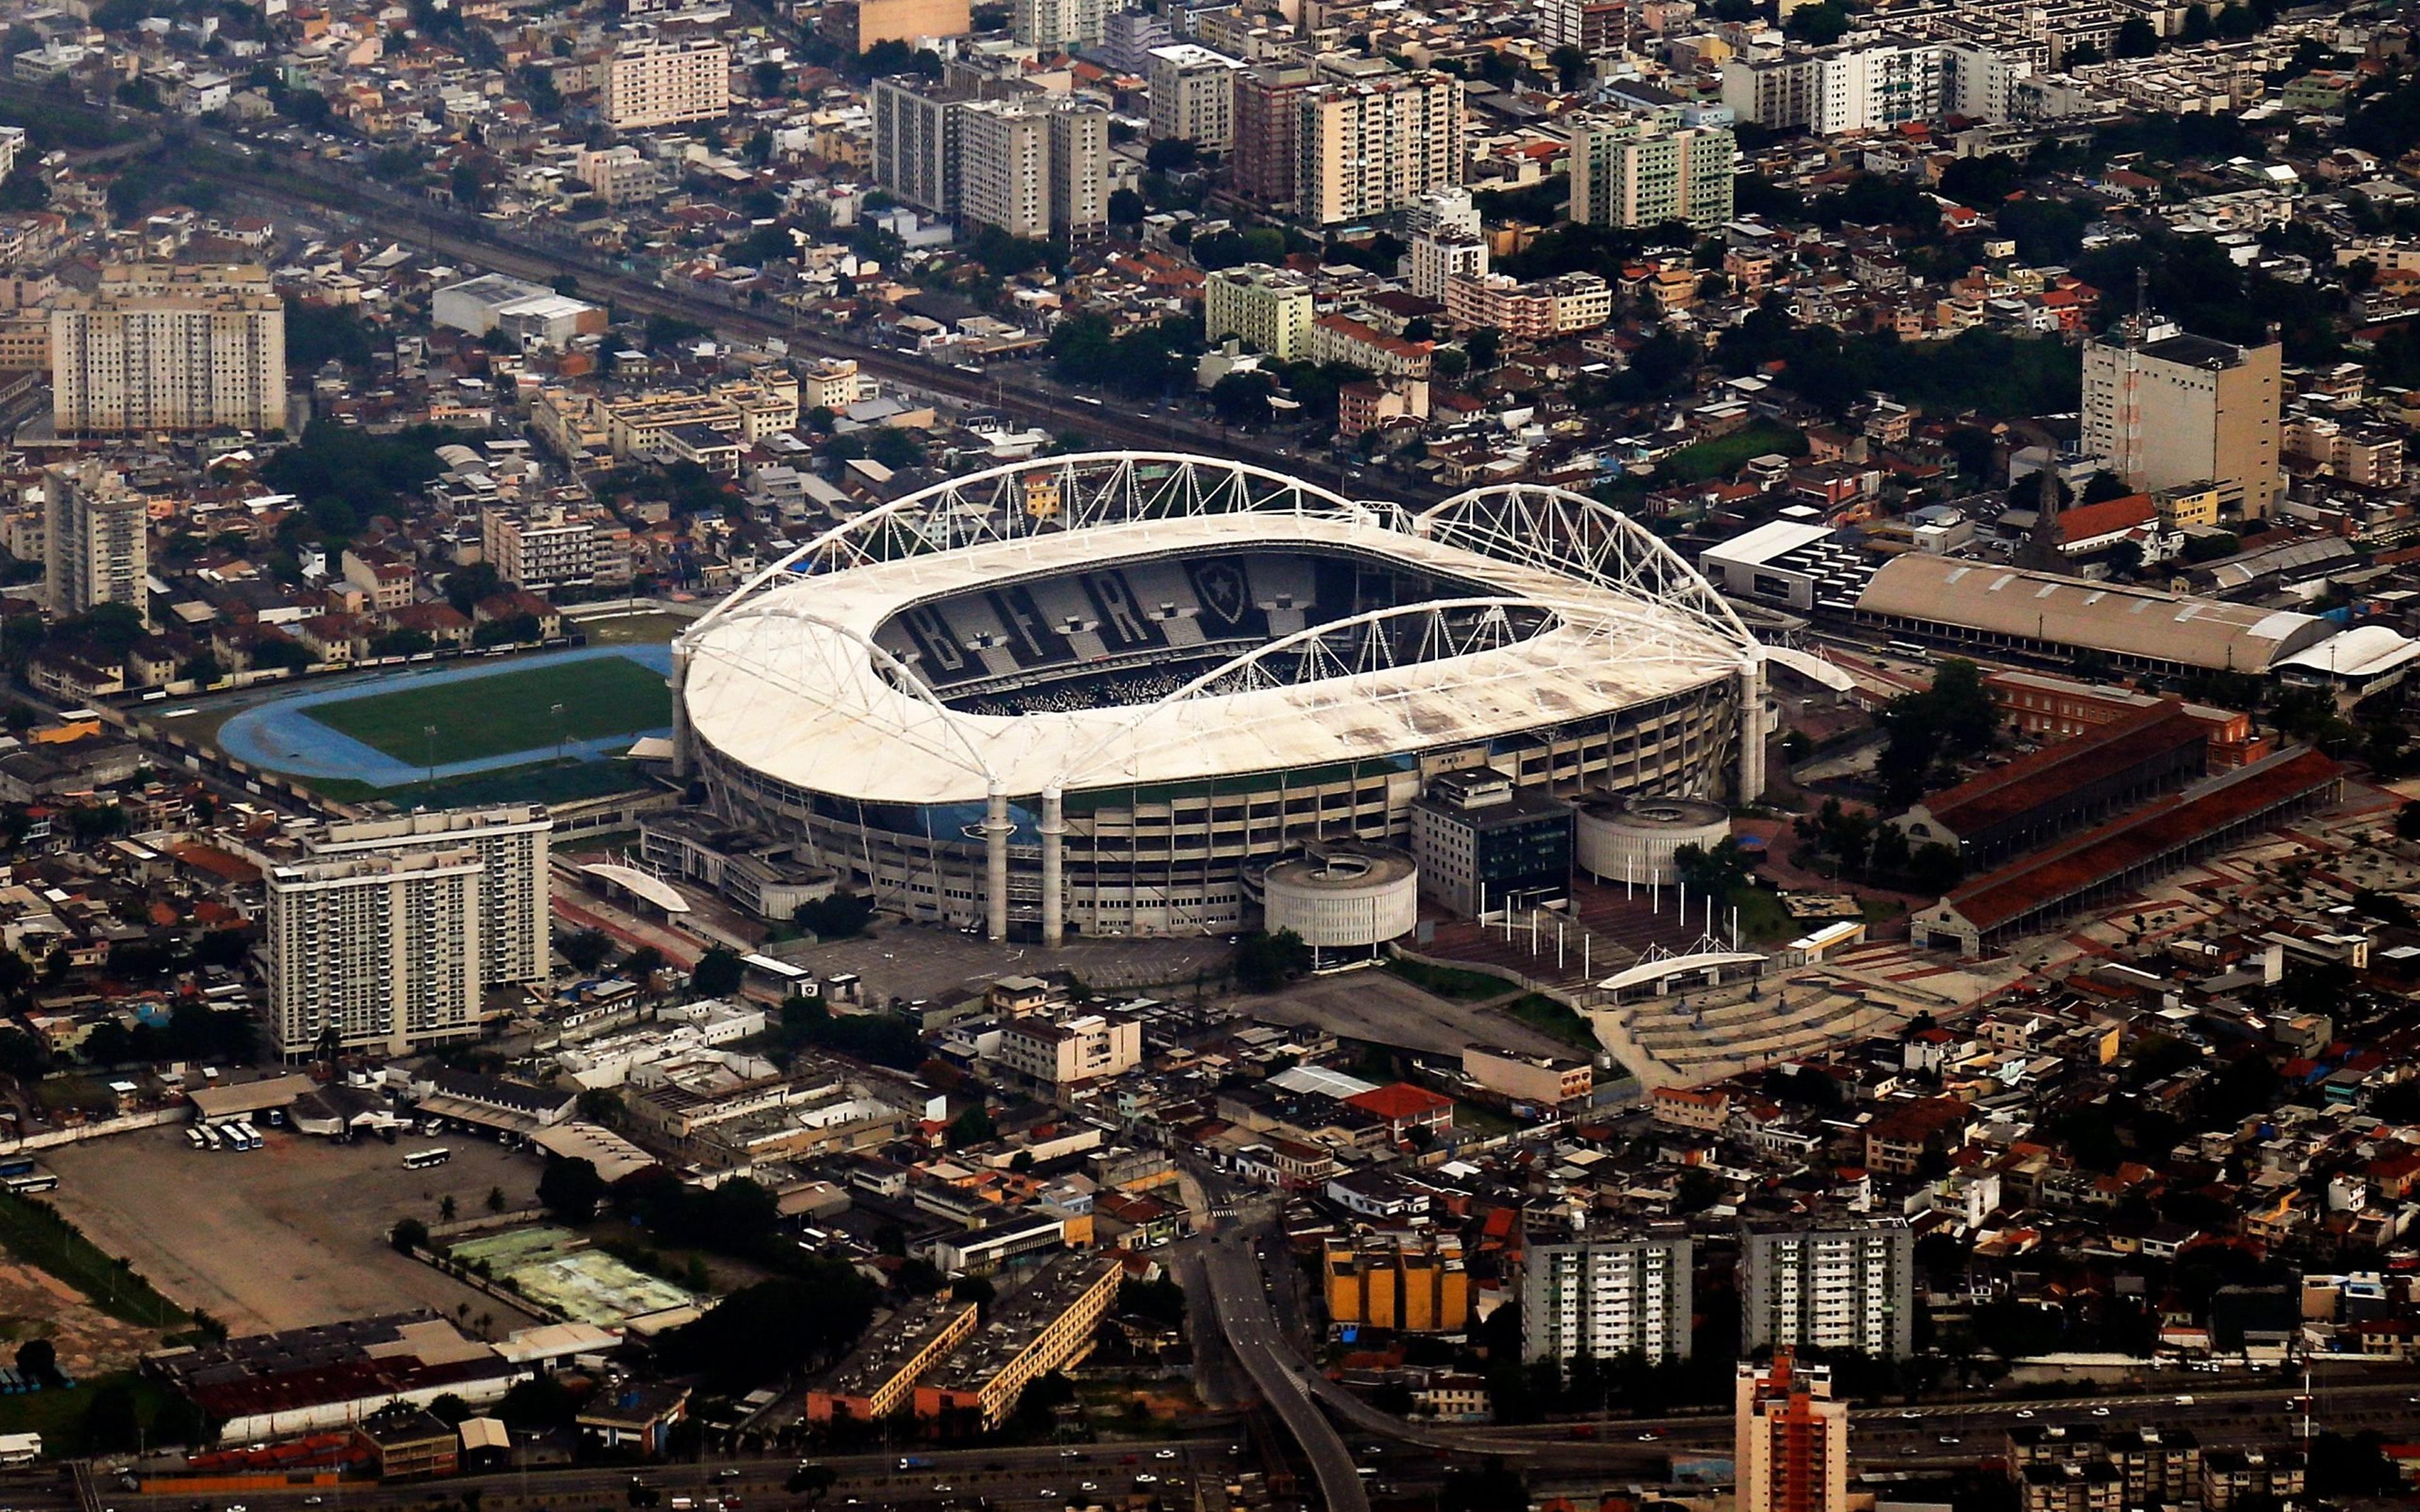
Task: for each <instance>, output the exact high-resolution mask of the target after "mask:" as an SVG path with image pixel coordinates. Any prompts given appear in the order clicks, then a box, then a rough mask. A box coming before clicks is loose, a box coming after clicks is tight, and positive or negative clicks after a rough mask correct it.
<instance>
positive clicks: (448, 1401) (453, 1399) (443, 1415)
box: [428, 1391, 471, 1428]
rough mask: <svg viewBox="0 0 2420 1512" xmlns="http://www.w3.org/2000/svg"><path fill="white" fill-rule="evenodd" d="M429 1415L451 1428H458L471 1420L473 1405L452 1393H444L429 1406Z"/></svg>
mask: <svg viewBox="0 0 2420 1512" xmlns="http://www.w3.org/2000/svg"><path fill="white" fill-rule="evenodd" d="M428 1415H429V1416H431V1417H433V1418H435V1419H437V1421H439V1422H440V1423H442V1424H444V1425H445V1426H446V1427H449V1428H458V1427H461V1426H462V1425H463V1424H465V1423H467V1422H469V1421H470V1420H471V1404H470V1403H469V1402H466V1401H464V1400H463V1399H462V1398H461V1397H459V1396H456V1395H455V1394H454V1393H452V1392H450V1391H449V1392H442V1393H440V1394H439V1395H438V1396H437V1399H436V1400H434V1401H432V1402H430V1403H429V1404H428Z"/></svg>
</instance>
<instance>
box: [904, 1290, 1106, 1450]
mask: <svg viewBox="0 0 2420 1512" xmlns="http://www.w3.org/2000/svg"><path fill="white" fill-rule="evenodd" d="M1124 1276H1125V1265H1124V1264H1123V1263H1122V1262H1120V1261H1117V1260H1105V1259H1102V1258H1101V1257H1098V1256H1092V1255H1080V1254H1074V1253H1070V1254H1065V1255H1060V1256H1058V1257H1054V1258H1052V1259H1050V1260H1048V1261H1047V1262H1045V1263H1044V1265H1043V1266H1042V1268H1041V1269H1040V1270H1039V1271H1037V1272H1035V1273H1034V1274H1033V1277H1032V1279H1031V1280H1029V1281H1027V1282H1026V1283H1025V1284H1024V1285H1023V1286H1021V1287H1019V1288H1016V1290H1015V1291H1014V1292H1012V1293H1010V1294H1008V1295H1007V1296H1005V1297H1003V1298H1002V1299H1001V1301H999V1302H998V1303H996V1304H993V1306H992V1310H991V1320H990V1321H989V1322H988V1323H986V1324H985V1325H984V1327H983V1328H982V1330H981V1331H980V1332H978V1333H977V1334H976V1335H975V1336H974V1337H973V1338H971V1339H970V1340H968V1341H967V1342H966V1343H965V1344H962V1345H960V1346H959V1347H958V1349H957V1350H956V1351H955V1352H954V1353H953V1354H952V1355H951V1356H950V1357H949V1358H948V1359H947V1360H945V1361H943V1362H942V1363H941V1365H940V1367H939V1369H937V1370H935V1371H934V1372H933V1373H932V1374H931V1375H929V1376H927V1377H926V1378H925V1379H924V1380H923V1381H920V1382H918V1383H917V1386H916V1415H917V1416H918V1417H920V1418H923V1419H926V1420H929V1421H938V1422H939V1424H940V1425H941V1427H942V1428H943V1430H944V1431H949V1430H951V1429H952V1428H954V1427H961V1426H962V1427H963V1428H964V1429H965V1430H966V1431H970V1432H977V1433H988V1432H990V1431H991V1430H992V1429H994V1428H996V1427H1000V1425H1001V1422H1002V1421H1003V1420H1004V1419H1006V1418H1007V1416H1008V1414H1009V1412H1010V1411H1011V1410H1012V1409H1014V1408H1015V1407H1016V1398H1017V1396H1018V1395H1019V1394H1021V1393H1022V1392H1023V1391H1024V1390H1025V1388H1026V1386H1027V1385H1028V1384H1030V1383H1031V1382H1032V1381H1035V1380H1037V1379H1039V1378H1040V1377H1042V1376H1045V1375H1047V1374H1049V1373H1050V1372H1051V1371H1053V1370H1057V1369H1059V1368H1061V1367H1062V1366H1064V1365H1073V1364H1075V1363H1076V1362H1078V1361H1079V1360H1081V1359H1083V1357H1084V1356H1085V1355H1087V1354H1090V1353H1091V1352H1092V1350H1093V1335H1094V1331H1095V1330H1097V1329H1098V1328H1099V1327H1100V1324H1101V1319H1103V1318H1105V1317H1107V1316H1108V1315H1109V1303H1110V1302H1111V1300H1113V1299H1114V1298H1115V1297H1116V1296H1117V1294H1118V1282H1119V1281H1120V1280H1121V1279H1122V1278H1123V1277H1124Z"/></svg>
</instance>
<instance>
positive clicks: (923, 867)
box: [673, 453, 1763, 943]
mask: <svg viewBox="0 0 2420 1512" xmlns="http://www.w3.org/2000/svg"><path fill="white" fill-rule="evenodd" d="M1761 665H1762V664H1761V656H1760V651H1759V648H1758V646H1757V644H1756V642H1755V641H1754V640H1752V639H1751V638H1750V636H1749V635H1748V632H1747V630H1746V629H1745V626H1743V625H1742V624H1741V622H1740V620H1739V617H1738V616H1737V615H1736V614H1734V613H1733V612H1732V611H1731V609H1730V607H1729V606H1728V605H1726V604H1725V603H1724V602H1723V600H1722V599H1721V597H1720V596H1719V595H1718V594H1715V593H1714V590H1713V589H1712V588H1711V587H1709V586H1708V585H1707V583H1706V581H1705V579H1702V578H1701V577H1699V575H1698V573H1697V571H1696V570H1695V569H1694V568H1693V567H1691V566H1690V565H1689V564H1688V563H1686V562H1684V561H1683V560H1682V559H1681V558H1680V557H1678V556H1676V555H1674V554H1673V552H1672V551H1671V550H1670V548H1668V547H1666V546H1665V545H1664V544H1663V543H1662V542H1660V541H1658V540H1656V539H1655V538H1654V537H1653V536H1652V535H1651V534H1649V533H1648V532H1645V531H1644V530H1642V529H1640V528H1639V527H1638V526H1637V524H1636V523H1635V522H1633V521H1632V520H1630V519H1629V518H1628V517H1626V516H1623V515H1621V513H1619V512H1618V511H1615V510H1612V509H1609V508H1607V507H1606V506H1605V505H1603V504H1600V503H1598V502H1596V501H1593V500H1590V499H1586V498H1583V497H1580V496H1578V495H1576V494H1571V493H1566V492H1563V491H1561V490H1558V489H1552V488H1543V487H1535V486H1527V485H1508V486H1497V487H1490V488H1482V489H1477V490H1474V491H1472V492H1469V493H1466V494H1463V495H1460V496H1458V497H1456V498H1453V499H1450V500H1449V501H1446V502H1444V503H1442V504H1438V505H1436V506H1435V507H1433V508H1430V509H1427V510H1425V511H1420V512H1417V513H1416V512H1414V511H1411V510H1409V509H1406V508H1404V507H1403V506H1401V505H1397V504H1392V503H1387V502H1373V501H1355V500H1350V499H1346V498H1343V497H1342V496H1341V495H1338V494H1335V493H1332V492H1329V491H1328V490H1326V489H1324V488H1321V487H1319V486H1315V485H1312V484H1310V483H1307V482H1304V481H1302V480H1300V479H1296V478H1291V477H1287V476H1284V475H1282V474H1280V473H1276V472H1271V471H1266V470H1264V469H1261V468H1257V467H1252V466H1249V465H1247V464H1244V463H1240V462H1229V461H1221V460H1216V459H1213V458H1208V457H1200V456H1185V455H1161V454H1136V453H1111V454H1099V455H1084V456H1063V457H1049V458H1043V459H1037V460H1033V461H1030V462H1023V463H1017V464H1015V465H1012V466H1008V467H1002V468H995V469H992V470H990V471H984V472H978V473H974V474H971V475H970V476H968V477H964V478H958V479H954V480H953V481H951V482H948V483H944V484H940V485H938V486H934V487H931V488H927V489H923V490H922V491H920V492H917V493H914V494H910V495H908V496H907V497H906V498H903V499H900V500H897V501H893V502H892V503H889V504H886V505H883V506H882V507H880V508H877V509H874V510H870V511H868V512H866V513H865V514H863V515H861V516H858V517H855V518H853V519H851V520H849V521H847V522H846V523H845V524H842V525H839V526H836V527H834V528H833V529H831V530H830V531H828V532H825V533H824V534H822V535H820V536H818V537H817V538H816V539H814V540H813V541H810V542H808V543H807V544H806V545H804V546H801V547H799V548H797V549H796V550H793V551H791V552H790V553H789V554H788V555H786V556H784V557H783V558H782V559H781V560H780V561H778V562H776V563H773V564H772V565H771V566H769V567H767V568H766V569H764V570H763V571H761V572H759V573H758V574H757V575H756V576H755V577H754V578H753V579H751V580H750V581H749V582H748V583H747V584H745V585H744V586H743V587H741V588H740V589H739V590H738V591H737V592H736V593H734V594H732V595H731V596H730V597H729V598H727V599H725V600H724V601H723V602H722V603H721V604H720V605H718V606H717V607H716V608H715V609H713V610H712V611H710V612H709V613H707V614H706V615H705V616H704V617H703V618H701V619H700V620H698V621H697V622H696V624H694V625H691V626H690V628H689V629H688V630H687V631H686V632H685V633H684V634H683V635H682V636H681V638H680V640H678V641H677V642H675V647H674V673H673V675H674V686H675V720H676V751H677V756H678V761H679V763H680V765H681V769H682V771H683V772H684V773H685V774H686V775H687V776H689V777H690V778H692V779H695V780H696V781H698V782H699V783H700V784H702V786H703V788H704V791H705V794H706V801H707V803H708V804H709V805H710V806H711V807H712V809H713V810H715V811H716V812H717V813H718V814H720V815H721V817H723V818H724V819H726V820H729V821H732V822H735V823H740V824H746V825H753V826H755V827H758V828H761V829H764V830H768V831H770V832H772V833H774V834H776V835H778V836H780V837H782V838H783V839H785V840H787V841H792V842H793V843H803V845H804V846H805V847H806V848H808V849H809V850H811V851H812V852H813V853H814V856H815V858H816V859H817V860H818V861H819V862H820V863H821V864H823V865H827V866H830V867H834V868H838V869H840V870H842V871H843V872H845V874H846V875H847V876H848V877H849V879H850V883H851V886H853V887H858V888H861V889H865V890H870V891H871V892H872V893H874V894H875V895H876V897H877V898H878V899H879V900H880V901H881V902H882V903H884V904H885V905H886V906H888V907H892V908H896V909H899V910H901V911H903V912H904V913H906V914H907V916H908V917H909V918H918V919H924V920H930V921H934V922H945V923H950V924H955V925H961V926H966V925H981V926H983V927H985V929H986V930H987V931H988V932H989V933H991V934H992V935H993V936H994V937H996V938H1005V937H1007V936H1008V934H1010V933H1012V932H1015V933H1018V934H1019V935H1021V936H1029V937H1039V938H1041V939H1042V940H1044V941H1045V942H1047V943H1056V942H1057V941H1058V940H1059V939H1060V938H1061V937H1062V935H1063V933H1064V932H1065V931H1066V930H1068V929H1070V928H1073V929H1077V930H1079V931H1082V932H1085V933H1101V934H1161V933H1210V932H1218V931H1225V930H1231V929H1233V928H1235V927H1237V926H1238V925H1240V924H1241V923H1243V922H1244V921H1245V918H1246V915H1247V911H1248V909H1249V906H1250V903H1251V900H1249V898H1248V897H1247V895H1246V889H1245V886H1244V877H1245V873H1246V872H1247V871H1248V870H1249V871H1258V870H1260V869H1262V868H1265V867H1267V866H1269V865H1270V864H1271V863H1273V862H1277V861H1280V860H1282V859H1284V858H1285V857H1288V856H1299V855H1302V854H1304V852H1305V851H1306V850H1307V849H1319V848H1324V847H1330V846H1335V845H1339V844H1342V843H1344V842H1351V841H1358V842H1362V843H1367V844H1380V845H1384V844H1388V843H1398V844H1399V843H1401V842H1402V841H1404V838H1405V837H1406V836H1407V835H1408V833H1409V831H1410V827H1411V818H1410V816H1411V806H1412V803H1413V801H1414V800H1415V799H1416V798H1418V797H1419V795H1420V794H1421V792H1422V790H1423V788H1424V787H1425V785H1426V784H1427V782H1428V780H1429V779H1430V778H1432V777H1433V776H1435V775H1436V774H1437V773H1439V772H1442V771H1446V770H1450V769H1453V768H1456V767H1467V766H1469V765H1472V764H1477V763H1481V762H1483V763H1484V764H1489V765H1492V766H1495V767H1496V768H1497V769H1499V770H1501V771H1503V772H1505V773H1507V774H1508V775H1510V776H1511V777H1512V778H1513V779H1514V780H1515V781H1516V782H1519V783H1521V784H1523V785H1525V786H1534V787H1539V788H1544V789H1546V790H1548V791H1551V792H1553V793H1555V794H1557V795H1573V794H1578V793H1582V792H1587V791H1590V790H1595V789H1613V790H1617V791H1622V792H1634V793H1676V794H1690V795H1697V794H1706V795H1716V794H1725V795H1738V796H1751V795H1754V794H1755V793H1757V792H1758V790H1759V789H1760V788H1761V786H1762V784H1763V770H1762V748H1761V742H1760V741H1759V740H1758V739H1756V738H1755V737H1754V734H1753V732H1754V729H1755V711H1757V710H1758V709H1759V708H1760V707H1761V702H1762V671H1761ZM1743 711H1745V715H1744V712H1743ZM1744 729H1745V730H1746V731H1747V732H1749V738H1747V739H1745V740H1743V739H1742V733H1743V730H1744Z"/></svg>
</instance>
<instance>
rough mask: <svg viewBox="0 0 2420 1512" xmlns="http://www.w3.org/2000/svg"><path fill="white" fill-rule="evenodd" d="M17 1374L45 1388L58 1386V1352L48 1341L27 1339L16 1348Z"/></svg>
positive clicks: (60, 1377)
mask: <svg viewBox="0 0 2420 1512" xmlns="http://www.w3.org/2000/svg"><path fill="white" fill-rule="evenodd" d="M17 1373H18V1374H19V1375H21V1376H23V1377H25V1378H27V1379H28V1380H30V1381H38V1382H39V1383H41V1384H43V1385H46V1386H55V1385H59V1384H61V1383H62V1382H64V1381H66V1379H67V1378H66V1377H64V1376H62V1375H60V1374H59V1351H58V1350H57V1349H56V1348H55V1347H54V1346H53V1345H52V1343H51V1341H50V1340H49V1339H27V1340H26V1341H25V1342H24V1343H23V1344H20V1345H18V1346H17Z"/></svg>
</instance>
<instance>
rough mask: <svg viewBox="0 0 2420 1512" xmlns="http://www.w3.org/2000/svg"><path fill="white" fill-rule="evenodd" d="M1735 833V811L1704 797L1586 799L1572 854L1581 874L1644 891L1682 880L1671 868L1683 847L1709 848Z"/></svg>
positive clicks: (1577, 817)
mask: <svg viewBox="0 0 2420 1512" xmlns="http://www.w3.org/2000/svg"><path fill="white" fill-rule="evenodd" d="M1730 832H1731V815H1730V810H1728V809H1726V808H1724V807H1723V806H1722V805H1721V804H1719V803H1708V802H1706V801H1705V800H1703V799H1700V798H1655V797H1634V798H1622V797H1617V796H1614V795H1610V794H1600V795H1595V796H1592V797H1588V798H1583V799H1581V800H1580V803H1579V805H1578V811H1577V812H1576V813H1575V814H1574V816H1573V819H1572V850H1573V853H1574V859H1575V860H1576V861H1577V862H1578V863H1579V868H1580V870H1581V871H1583V872H1588V873H1589V874H1590V876H1593V877H1595V878H1596V879H1597V880H1599V881H1600V882H1632V883H1636V884H1637V885H1638V886H1640V887H1646V886H1648V885H1650V884H1654V883H1661V884H1663V885H1664V886H1666V887H1669V886H1671V885H1672V884H1673V883H1675V882H1678V881H1679V880H1681V873H1680V872H1679V871H1677V870H1676V869H1675V868H1674V867H1673V865H1672V857H1673V855H1674V854H1675V853H1676V852H1678V851H1679V850H1680V849H1681V847H1682V846H1683V845H1696V846H1699V847H1703V848H1707V849H1711V848H1713V847H1714V845H1716V844H1719V843H1720V842H1721V841H1722V839H1723V837H1725V836H1726V835H1729V834H1730Z"/></svg>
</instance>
